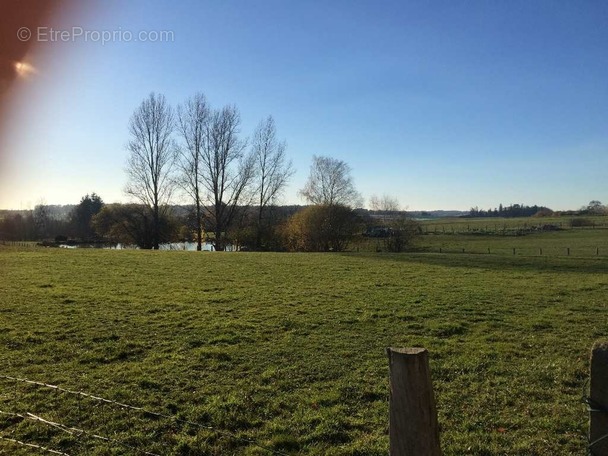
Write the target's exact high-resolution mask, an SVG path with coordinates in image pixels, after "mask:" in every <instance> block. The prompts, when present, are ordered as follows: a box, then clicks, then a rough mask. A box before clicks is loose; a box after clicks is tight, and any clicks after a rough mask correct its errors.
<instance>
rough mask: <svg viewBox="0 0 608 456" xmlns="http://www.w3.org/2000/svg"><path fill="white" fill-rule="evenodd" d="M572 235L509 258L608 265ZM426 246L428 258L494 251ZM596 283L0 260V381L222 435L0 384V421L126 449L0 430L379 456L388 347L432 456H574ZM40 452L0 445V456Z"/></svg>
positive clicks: (501, 273) (167, 450)
mask: <svg viewBox="0 0 608 456" xmlns="http://www.w3.org/2000/svg"><path fill="white" fill-rule="evenodd" d="M568 233H570V236H571V237H564V236H567V234H568ZM568 233H566V234H564V233H562V232H558V233H545V234H543V235H542V236H540V235H539V237H538V238H536V239H535V238H534V236H536V235H530V236H524V237H521V238H519V237H517V238H510V239H506V240H504V244H502V245H503V247H504V248H505V249H506V248H510V247H511V245H512V244H511V243H512V242H520V243H522V244H518V245H519V246H521V247H522V248H523V247H524V244H525V243H529V244H526V245H529V246H530V248H532V246H537V245H539V244H538V243H539V242H541V243H544V244H543V245H545V248H547V249H548V248H550V246H555V248H562V247H564V246H565V244H564V242H565V241H568V243H571V244H572V246H573V248H574V246H575V245H577V246H579V247H581V248H582V247H583V246H587V247H591V246H595V245H596V244H597V245H600V247H601V246H606V247H608V245H607V244H606V239H605V237H606V233H608V231H604V230H596V231H593V230H588V231H585V233H593V234H590V235H589V236H582V235H581V237H580V238H578V237H577V236H578V234H577V233H582V231H579V232H570V231H569V232H568ZM423 238H424V239H423V240H422V242H426V243H427V246H428V247H429V248H430V249H431V248H435V247H437V244H436V242H443V243H444V244H443V245H444V246H445V247H448V246H453V247H454V248H456V247H457V246H460V245H461V244H460V242H461V241H462V242H463V243H464V244H463V245H466V247H467V248H470V249H473V246H476V245H477V244H476V243H479V244H478V247H479V249H480V250H482V251H483V248H485V245H486V244H484V243H483V242H482V241H484V238H482V237H479V238H477V237H472V236H467V235H462V236H458V237H457V236H453V237H449V236H448V235H446V236H439V235H428V236H423ZM486 241H488V242H494V244H492V245H493V246H494V247H497V246H498V245H499V242H502V241H500V240H497V239H494V238H492V239H486ZM450 242H452V243H453V244H450ZM484 242H485V241H484ZM576 242H578V244H576ZM602 242H603V243H602ZM598 243H601V244H598ZM607 273H608V258H606V257H602V256H600V257H597V258H596V257H593V256H591V257H581V256H577V255H572V256H570V257H566V256H565V255H562V256H548V255H545V256H543V257H539V256H535V255H533V254H531V255H527V254H523V253H522V254H518V255H515V256H513V255H509V254H504V255H499V254H484V255H481V254H468V253H465V254H461V253H460V254H452V253H448V254H439V253H414V254H395V255H392V254H385V253H380V254H377V253H358V254H357V253H346V254H278V253H277V254H273V253H261V254H258V253H197V252H151V251H101V250H63V249H39V248H24V249H19V248H8V247H0V366H1V367H0V375H8V376H15V377H22V378H28V379H31V380H36V381H43V382H47V383H52V384H55V385H59V386H62V387H64V388H68V389H72V390H79V391H84V392H89V393H93V394H96V395H100V396H103V397H106V398H110V399H113V400H116V401H120V402H124V403H128V404H132V405H136V406H143V407H146V408H148V409H150V410H153V411H157V412H161V413H163V414H167V415H172V416H173V415H175V416H178V417H179V418H181V419H184V420H191V421H196V422H198V423H201V424H203V425H206V426H210V427H213V428H214V430H212V429H201V428H196V427H193V426H191V425H190V426H188V425H185V424H183V423H182V424H180V423H179V422H176V421H175V420H168V419H162V418H159V417H143V418H142V414H141V413H139V412H137V411H130V412H127V411H121V409H120V408H118V407H115V406H113V405H109V404H106V405H101V404H100V403H99V402H95V401H94V400H90V399H87V398H80V399H78V398H77V397H75V396H72V395H69V394H67V393H59V392H55V391H52V390H48V389H45V388H43V387H37V386H33V385H30V386H27V385H24V384H19V383H15V382H13V381H10V380H0V411H4V412H13V413H14V412H19V413H21V414H24V412H30V413H33V414H34V415H37V416H40V417H43V418H45V419H47V420H51V421H53V422H60V423H64V424H68V425H70V426H73V427H77V428H84V429H90V430H93V431H95V432H96V433H98V434H103V435H106V436H112V438H114V439H117V440H121V441H122V442H123V447H121V446H120V444H117V443H115V442H114V443H112V442H110V443H108V442H103V441H100V440H95V439H93V438H84V437H78V435H77V434H74V433H73V434H68V433H66V432H62V431H60V430H58V429H57V428H56V427H53V426H49V425H44V424H41V423H39V422H36V421H34V420H31V419H29V420H23V419H20V418H18V417H15V416H10V415H0V436H3V437H9V438H14V439H18V440H22V441H24V442H31V443H36V444H39V445H43V446H46V447H50V448H54V449H57V450H62V451H64V452H66V453H67V454H72V455H74V454H89V455H113V454H135V453H134V452H133V451H131V452H129V450H125V448H127V447H125V446H124V445H132V446H136V447H138V448H140V449H141V448H144V449H146V450H147V451H151V452H155V453H158V454H175V455H178V454H179V455H195V454H196V455H199V454H200V455H203V454H218V455H220V454H222V455H225V454H249V455H251V454H260V455H261V454H271V453H269V452H268V451H267V450H266V449H263V448H261V447H260V446H262V447H265V448H267V449H271V450H272V451H278V452H283V453H287V454H303V455H305V454H323V455H325V454H327V455H385V454H387V451H388V438H387V428H388V418H387V417H388V403H387V398H388V380H387V378H388V368H387V359H386V355H385V351H384V350H385V347H387V346H397V347H401V346H424V347H426V348H428V349H429V351H430V354H431V369H432V375H433V380H434V384H435V391H436V396H437V401H438V410H439V421H440V424H441V427H442V434H441V439H442V447H443V451H444V454H446V455H463V454H472V455H568V454H573V455H574V454H584V452H585V433H586V423H587V413H586V411H585V409H584V407H583V405H582V404H581V403H580V397H581V394H582V391H583V386H584V383H585V380H586V378H587V375H588V374H587V372H588V354H589V349H590V347H591V345H592V343H593V341H594V340H596V339H598V338H601V337H604V336H605V335H606V328H607V327H608V325H607V324H608V309H607V307H608V300H607V299H606V296H607V293H608V274H607ZM49 391H50V392H49ZM227 432H229V434H228V433H227ZM245 439H246V440H245ZM251 441H253V442H255V444H254V443H252V442H251ZM85 450H86V451H85ZM33 451H35V450H32V449H31V448H27V447H23V446H19V445H17V444H15V443H11V442H8V441H2V440H0V454H11V455H13V454H14V455H20V454H33V453H32V452H33ZM40 454H42V453H40ZM138 454H140V453H138Z"/></svg>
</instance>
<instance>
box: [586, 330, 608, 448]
mask: <svg viewBox="0 0 608 456" xmlns="http://www.w3.org/2000/svg"><path fill="white" fill-rule="evenodd" d="M589 396H590V397H589V405H590V410H591V413H590V419H589V442H590V443H589V446H590V448H589V449H590V450H591V451H590V453H589V454H592V455H593V456H608V342H596V343H595V344H594V345H593V349H592V350H591V392H590V395H589Z"/></svg>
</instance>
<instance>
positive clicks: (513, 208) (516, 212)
mask: <svg viewBox="0 0 608 456" xmlns="http://www.w3.org/2000/svg"><path fill="white" fill-rule="evenodd" d="M543 212H548V213H552V212H553V211H552V210H551V209H549V208H548V207H545V206H538V205H536V204H535V205H534V206H526V205H524V204H511V205H510V206H503V205H502V204H500V205H499V206H498V207H497V208H494V209H488V210H483V209H479V208H478V207H472V208H471V210H470V211H469V215H468V217H532V216H533V215H537V214H539V213H543Z"/></svg>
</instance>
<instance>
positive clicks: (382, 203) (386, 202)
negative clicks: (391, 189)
mask: <svg viewBox="0 0 608 456" xmlns="http://www.w3.org/2000/svg"><path fill="white" fill-rule="evenodd" d="M369 207H370V209H371V210H372V211H378V212H398V211H399V210H400V207H399V201H398V200H397V198H395V197H393V196H390V195H387V194H384V195H382V196H380V197H379V196H377V195H372V196H371V197H370V199H369Z"/></svg>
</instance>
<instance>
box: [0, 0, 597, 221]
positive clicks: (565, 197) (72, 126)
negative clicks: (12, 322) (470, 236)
mask: <svg viewBox="0 0 608 456" xmlns="http://www.w3.org/2000/svg"><path fill="white" fill-rule="evenodd" d="M607 24H608V3H607V2H604V1H582V2H571V1H568V2H566V1H555V0H552V1H546V2H545V1H534V2H529V1H508V2H506V1H505V2H496V1H483V2H474V1H445V2H441V1H416V2H405V1H395V2H389V1H386V2H375V1H354V0H353V1H332V2H327V1H302V2H296V1H293V2H291V1H290V2H288V1H265V0H259V1H255V2H251V1H244V0H243V1H214V2H211V1H183V2H169V1H139V0H137V1H131V2H128V3H127V2H118V1H109V2H99V4H98V5H97V6H96V7H95V8H90V9H88V10H86V11H78V12H73V13H72V14H70V15H68V16H67V17H64V18H63V20H62V21H61V23H60V24H58V25H57V28H60V29H71V27H82V28H83V29H85V30H90V31H104V30H109V31H115V30H120V31H123V32H131V33H133V34H137V33H138V32H139V31H142V30H143V31H161V30H166V31H170V32H171V33H172V34H173V40H172V41H169V42H163V43H159V42H154V43H152V42H124V41H122V42H121V41H118V40H117V41H115V42H109V43H105V44H103V45H102V44H101V43H100V42H94V41H85V40H83V39H77V40H75V41H74V42H61V43H60V42H53V43H50V42H46V43H42V44H41V45H40V48H39V50H38V52H37V53H35V54H33V55H32V56H31V60H32V64H33V65H34V66H35V67H36V68H37V73H36V74H34V75H31V76H30V77H28V78H26V79H24V80H20V81H19V82H18V83H17V86H15V87H14V88H13V89H14V91H13V98H14V100H16V101H15V103H14V105H13V108H12V109H13V113H12V116H11V122H10V124H9V129H8V135H6V137H4V138H0V142H1V145H0V146H1V147H2V148H3V154H4V155H6V156H8V157H9V158H8V160H5V161H4V162H3V164H2V168H3V169H2V170H0V208H28V207H33V206H34V205H35V204H37V203H38V202H40V201H41V200H44V201H45V202H46V203H49V204H64V203H65V204H67V203H77V202H78V201H79V199H80V197H81V196H83V195H84V194H86V193H90V192H93V191H94V192H97V193H98V194H99V195H101V197H102V198H103V199H104V200H105V201H106V202H114V201H126V200H127V199H126V197H125V195H124V194H123V193H122V189H123V187H124V184H125V183H126V176H125V173H124V165H125V161H126V158H127V152H126V150H125V144H126V143H127V141H128V139H129V137H128V121H129V117H130V116H131V114H132V112H133V110H134V109H135V108H136V107H137V106H138V105H139V103H140V102H141V101H142V100H143V98H145V97H146V96H147V95H148V94H149V93H150V92H151V91H155V92H159V93H163V94H165V96H166V97H167V98H168V100H169V101H170V102H171V103H172V104H177V103H180V102H182V101H184V100H185V99H186V98H187V97H188V96H190V95H192V94H194V93H195V92H197V91H201V92H203V93H204V94H205V95H206V96H207V98H208V100H209V101H210V102H211V104H212V105H214V106H216V107H220V106H222V105H224V104H228V103H230V104H236V105H237V106H238V107H239V109H240V111H241V115H242V121H243V122H242V133H243V136H248V135H250V134H251V133H252V132H253V129H254V128H255V126H256V125H257V123H258V122H259V121H260V120H261V119H262V118H264V117H265V116H267V115H268V114H272V115H273V116H274V118H275V120H276V123H277V127H278V133H279V135H280V136H281V137H282V138H284V139H285V140H286V141H287V143H288V154H289V156H290V158H291V159H292V160H293V163H294V166H295V168H296V170H297V172H296V174H295V176H294V177H293V179H292V181H291V183H290V185H289V187H288V188H287V190H286V192H285V195H284V198H283V202H284V203H303V201H302V200H301V199H300V198H299V197H298V195H297V191H298V189H300V188H302V187H303V185H304V182H305V180H306V177H307V175H308V171H309V166H310V162H311V158H312V155H313V154H316V155H327V156H331V157H335V158H339V159H342V160H344V161H346V162H347V163H349V164H350V166H351V168H352V174H353V177H354V180H355V184H356V186H357V188H358V189H359V191H360V192H361V193H362V194H363V196H364V197H366V198H369V196H371V195H372V194H378V195H381V194H389V195H392V196H394V197H396V198H397V199H398V200H399V201H400V203H401V204H402V206H403V207H408V208H409V209H411V210H421V209H463V210H466V209H468V208H470V207H472V206H479V207H483V208H488V207H495V206H498V204H499V203H503V204H511V203H524V204H543V205H547V206H549V207H552V208H554V209H568V208H578V207H580V206H582V205H585V204H586V203H588V202H589V201H590V200H592V199H599V200H601V201H603V202H605V203H607V202H608V180H607V179H606V172H607V170H608V27H607Z"/></svg>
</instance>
